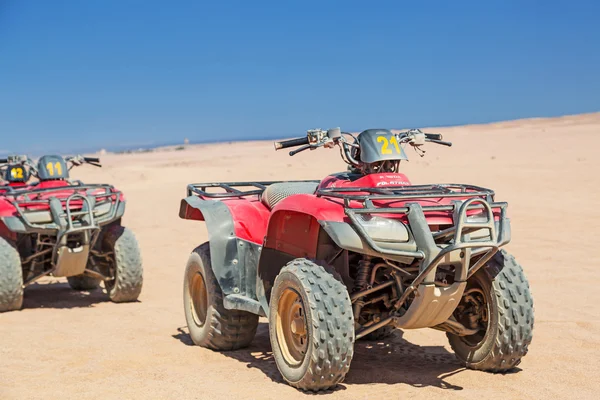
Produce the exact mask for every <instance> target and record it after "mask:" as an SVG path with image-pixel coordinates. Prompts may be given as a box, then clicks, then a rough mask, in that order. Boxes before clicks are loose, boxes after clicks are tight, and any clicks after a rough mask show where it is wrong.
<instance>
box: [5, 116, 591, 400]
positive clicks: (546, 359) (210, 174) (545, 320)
mask: <svg viewBox="0 0 600 400" xmlns="http://www.w3.org/2000/svg"><path fill="white" fill-rule="evenodd" d="M307 128H309V127H307ZM599 129H600V113H597V114H587V115H578V116H569V117H562V118H554V119H530V120H520V121H512V122H504V123H495V124H489V125H477V126H475V125H472V126H461V127H452V128H443V129H437V130H436V131H437V132H440V133H443V134H444V136H445V139H447V140H451V141H453V142H454V147H452V148H446V147H441V146H435V145H430V146H428V148H427V154H426V156H425V157H424V158H419V157H418V156H417V154H415V153H413V152H412V151H410V152H409V157H411V161H410V162H408V163H405V164H404V165H403V166H402V169H403V172H405V173H406V174H407V175H408V176H409V177H410V178H411V180H412V181H413V183H432V182H453V183H463V182H464V183H472V184H476V185H480V186H486V187H490V188H493V189H495V190H496V193H497V199H498V200H505V201H508V202H509V204H510V206H509V215H510V217H511V219H512V230H513V232H512V242H511V243H510V244H509V245H508V246H507V250H508V251H509V252H511V253H513V254H514V255H515V256H516V258H517V260H518V261H520V262H521V263H522V264H523V266H524V267H525V271H526V273H527V276H528V278H529V281H530V283H531V289H532V293H533V297H534V303H535V328H534V336H533V343H532V345H531V347H530V352H529V354H528V355H527V356H526V357H525V358H524V359H523V362H522V363H521V365H519V367H518V369H517V370H516V371H515V372H514V373H510V374H489V373H485V372H478V371H470V370H465V369H464V368H462V367H461V366H460V364H459V363H458V362H457V360H456V359H455V357H454V355H453V353H452V351H451V350H450V347H449V346H448V343H447V341H446V338H445V335H444V334H443V333H442V332H438V331H434V330H430V329H425V330H416V331H406V332H403V333H402V332H397V333H396V335H395V337H394V338H393V339H391V340H389V341H388V342H385V343H377V342H358V343H357V344H356V351H355V357H354V359H353V361H352V366H351V368H350V372H349V374H348V375H347V377H346V380H345V382H344V383H343V384H342V385H340V386H339V387H338V388H337V390H334V391H331V392H329V393H327V394H326V397H327V398H328V399H341V398H344V399H367V398H381V399H400V398H417V397H418V398H426V397H431V396H437V397H438V398H446V397H452V398H454V397H458V398H491V396H495V397H497V398H544V399H553V398H597V395H596V396H595V395H594V394H595V392H596V386H597V385H598V383H600V308H599V307H598V303H600V290H599V289H598V282H600V256H599V255H598V253H596V251H597V250H598V243H599V241H600V234H599V233H598V232H599V228H600V203H599V202H598V199H599V196H600V185H599V183H600V179H598V176H597V173H598V170H599V169H600V157H598V155H597V154H598V147H599V146H600V135H599ZM301 134H302V133H301V132H299V136H300V135H301ZM103 163H104V165H105V167H104V168H103V169H96V168H93V167H89V166H86V167H83V168H78V169H76V170H74V171H73V176H74V177H75V178H78V179H82V180H84V181H86V182H90V183H92V182H96V183H113V184H115V185H116V186H117V187H119V188H120V189H122V190H123V191H124V192H125V193H126V195H127V199H128V204H127V213H126V215H125V218H124V224H125V225H127V226H128V227H130V228H132V229H133V230H134V231H135V233H136V235H137V237H138V239H139V242H140V245H141V248H142V252H143V257H144V268H145V277H144V279H145V281H144V289H143V292H142V295H141V297H140V301H139V302H137V303H132V304H113V303H111V302H109V301H107V298H106V296H105V294H103V293H102V291H93V292H91V293H78V292H74V291H72V290H70V289H69V286H68V284H67V283H66V281H65V280H64V279H57V278H48V279H46V280H44V281H43V282H42V283H40V284H34V285H32V286H31V287H29V288H28V289H27V290H26V292H25V303H24V309H23V310H21V311H16V312H10V313H4V314H0V399H3V400H4V399H58V398H77V399H98V398H103V399H174V398H181V399H238V398H239V399H284V398H285V399H297V398H306V397H307V395H306V394H304V393H302V392H299V391H297V390H296V389H293V388H291V387H290V386H288V385H286V384H285V383H284V382H283V381H282V379H281V377H280V376H279V372H278V371H277V368H276V366H275V363H274V360H273V357H272V354H271V348H270V344H269V338H268V330H267V325H266V322H265V321H264V320H261V324H260V326H259V329H258V333H257V335H256V338H255V340H254V342H253V343H252V345H251V347H250V348H248V349H244V350H239V351H234V352H228V353H217V352H213V351H211V350H207V349H203V348H200V347H196V346H192V343H191V340H190V338H189V336H188V334H187V328H186V323H185V318H184V315H183V308H182V285H183V270H184V266H185V262H186V260H187V257H188V255H189V253H190V251H191V250H193V249H194V248H195V247H196V246H198V245H199V244H201V243H202V242H204V241H206V240H207V234H206V229H205V227H204V225H203V224H202V223H199V222H192V221H185V220H181V219H179V218H178V209H179V201H180V199H181V198H182V197H183V196H184V195H185V186H186V184H188V183H191V182H207V181H221V180H223V181H233V180H236V181H243V180H253V179H257V180H276V179H282V180H283V179H309V178H312V179H314V178H322V177H324V176H325V175H327V174H329V173H331V172H335V171H338V170H342V169H344V164H343V163H342V162H341V160H340V158H339V154H338V153H337V151H336V150H326V149H320V150H318V151H314V152H305V153H302V154H300V155H297V156H295V157H289V156H288V155H287V152H284V151H281V152H277V153H276V152H275V151H274V150H273V147H272V144H271V143H270V142H245V143H243V142H236V143H231V144H211V145H198V146H191V147H188V148H187V149H186V150H183V151H172V150H171V151H157V152H154V153H144V154H131V155H110V154H109V155H106V156H104V157H103Z"/></svg>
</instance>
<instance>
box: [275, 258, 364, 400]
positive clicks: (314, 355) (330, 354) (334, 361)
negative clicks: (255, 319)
mask: <svg viewBox="0 0 600 400" xmlns="http://www.w3.org/2000/svg"><path fill="white" fill-rule="evenodd" d="M294 296H295V299H294ZM290 299H294V301H290ZM300 308H301V309H302V310H301V312H296V313H295V314H293V315H291V316H290V317H289V318H286V315H289V314H290V313H292V311H290V310H294V309H298V310H299V309H300ZM290 318H291V319H292V320H293V321H292V324H291V328H286V324H285V322H286V321H290ZM302 324H304V326H302ZM298 332H300V333H301V334H302V333H303V334H304V336H302V337H304V338H305V339H304V342H303V341H302V339H301V338H300V339H299V340H295V338H297V337H298V336H299V334H298ZM269 336H270V339H271V347H272V349H273V355H274V358H275V361H276V364H277V367H278V369H279V371H280V372H281V375H282V376H283V378H284V379H285V380H286V381H287V382H288V383H289V384H290V385H292V386H294V387H296V388H299V389H302V390H311V391H319V390H326V389H329V388H332V387H334V386H336V385H337V384H338V383H340V382H342V381H343V380H344V377H345V376H346V374H347V373H348V369H349V368H350V362H351V361H352V355H353V353H354V317H353V315H352V303H351V302H350V297H349V295H348V291H347V289H346V287H345V286H344V284H343V283H342V282H340V281H339V280H338V279H336V278H335V276H334V275H332V274H331V273H329V272H327V271H326V269H325V268H324V267H323V266H321V265H318V264H316V263H314V262H312V261H309V260H306V259H303V258H300V259H296V260H293V261H291V262H290V263H288V264H287V265H286V266H285V267H284V268H282V270H281V272H280V273H279V275H277V278H276V279H275V283H274V285H273V289H272V292H271V302H270V313H269ZM292 342H293V343H292ZM294 343H295V344H296V346H294V345H293V344H294ZM302 346H305V347H304V351H302ZM298 347H300V349H299V348H298Z"/></svg>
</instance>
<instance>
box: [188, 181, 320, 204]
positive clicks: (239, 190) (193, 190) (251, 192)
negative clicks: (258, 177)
mask: <svg viewBox="0 0 600 400" xmlns="http://www.w3.org/2000/svg"><path fill="white" fill-rule="evenodd" d="M282 182H312V183H319V182H320V181H318V180H304V181H258V182H211V183H191V184H189V185H188V186H187V195H188V196H192V195H194V194H196V195H198V196H201V197H206V198H209V199H224V198H237V197H247V196H260V195H261V194H262V193H263V192H264V191H265V189H266V188H267V186H270V185H272V184H274V183H282ZM209 189H213V190H215V189H216V190H219V189H220V190H219V191H212V192H210V191H209Z"/></svg>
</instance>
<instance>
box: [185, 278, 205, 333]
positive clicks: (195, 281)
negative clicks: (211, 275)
mask: <svg viewBox="0 0 600 400" xmlns="http://www.w3.org/2000/svg"><path fill="white" fill-rule="evenodd" d="M189 291H190V299H191V300H192V301H191V302H190V307H191V309H192V315H193V316H194V322H196V324H197V325H200V326H202V325H204V323H205V322H206V314H207V309H208V292H207V291H206V284H205V283H204V278H203V277H202V274H200V273H199V272H196V273H194V276H192V278H191V279H190V284H189Z"/></svg>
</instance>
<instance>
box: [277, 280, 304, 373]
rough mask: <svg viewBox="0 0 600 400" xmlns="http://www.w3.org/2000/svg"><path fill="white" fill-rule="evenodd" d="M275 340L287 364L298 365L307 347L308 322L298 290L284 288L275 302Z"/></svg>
mask: <svg viewBox="0 0 600 400" xmlns="http://www.w3.org/2000/svg"><path fill="white" fill-rule="evenodd" d="M276 325H277V327H276V332H277V342H278V344H279V348H280V349H281V353H282V355H283V358H284V359H285V361H286V362H287V363H288V364H289V365H292V366H294V365H299V364H301V363H302V361H303V360H304V356H305V355H306V351H307V349H308V329H307V328H308V324H307V323H306V314H305V307H304V302H303V301H302V297H301V296H300V294H298V292H296V291H295V290H292V289H285V291H284V292H283V293H282V295H281V297H280V298H279V303H278V304H277V319H276Z"/></svg>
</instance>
